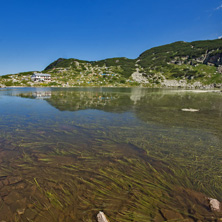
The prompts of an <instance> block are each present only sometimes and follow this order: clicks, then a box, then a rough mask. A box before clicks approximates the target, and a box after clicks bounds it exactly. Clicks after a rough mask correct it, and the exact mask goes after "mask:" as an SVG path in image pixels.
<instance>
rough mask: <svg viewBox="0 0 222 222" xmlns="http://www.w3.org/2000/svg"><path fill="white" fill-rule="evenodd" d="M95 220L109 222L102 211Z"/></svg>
mask: <svg viewBox="0 0 222 222" xmlns="http://www.w3.org/2000/svg"><path fill="white" fill-rule="evenodd" d="M97 219H98V222H109V221H108V220H107V219H106V215H105V214H104V213H103V212H102V211H99V213H98V214H97Z"/></svg>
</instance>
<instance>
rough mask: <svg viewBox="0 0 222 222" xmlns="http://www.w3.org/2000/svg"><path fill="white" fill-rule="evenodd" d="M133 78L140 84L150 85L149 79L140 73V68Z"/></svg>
mask: <svg viewBox="0 0 222 222" xmlns="http://www.w3.org/2000/svg"><path fill="white" fill-rule="evenodd" d="M132 78H133V80H134V81H136V82H139V83H149V81H148V79H147V78H146V77H145V76H143V74H142V73H140V72H139V69H138V68H137V69H136V72H134V73H133V74H132Z"/></svg>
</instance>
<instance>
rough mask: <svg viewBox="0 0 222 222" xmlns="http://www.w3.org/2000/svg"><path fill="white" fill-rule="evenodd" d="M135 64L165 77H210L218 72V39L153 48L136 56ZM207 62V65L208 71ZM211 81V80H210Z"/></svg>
mask: <svg viewBox="0 0 222 222" xmlns="http://www.w3.org/2000/svg"><path fill="white" fill-rule="evenodd" d="M138 59H139V62H138V64H139V65H140V66H141V67H142V68H143V69H144V71H145V73H146V74H152V73H156V72H162V73H163V74H164V76H166V77H167V78H179V79H181V78H182V77H185V78H186V79H189V80H190V79H202V80H203V81H204V80H207V79H208V80H210V79H211V78H215V77H212V76H209V75H210V74H214V76H219V77H220V78H219V81H220V82H222V77H221V76H222V75H221V74H220V73H216V68H217V67H218V66H221V65H222V40H221V39H218V40H208V41H196V42H190V43H189V42H175V43H172V44H168V45H164V46H160V47H155V48H152V49H150V50H147V51H145V52H144V53H142V54H141V55H140V56H139V58H138ZM208 65H210V66H211V68H210V70H209V67H208ZM213 82H214V81H212V83H213Z"/></svg>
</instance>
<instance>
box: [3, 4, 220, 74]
mask: <svg viewBox="0 0 222 222" xmlns="http://www.w3.org/2000/svg"><path fill="white" fill-rule="evenodd" d="M220 36H222V0H192V1H191V0H186V1H178V0H177V1H176V0H168V1H167V0H159V1H158V0H157V1H150V0H81V1H80V0H78V1H76V0H63V1H62V0H0V75H2V74H9V73H17V72H22V71H30V70H43V69H44V68H45V67H46V66H47V65H48V64H49V63H51V62H53V61H54V60H56V59H58V58H60V57H63V58H78V59H83V60H100V59H105V58H110V57H122V56H123V57H128V58H136V57H138V56H139V54H140V53H142V52H143V51H145V50H147V49H149V48H152V47H154V46H159V45H163V44H167V43H171V42H175V41H195V40H205V39H216V38H218V37H220Z"/></svg>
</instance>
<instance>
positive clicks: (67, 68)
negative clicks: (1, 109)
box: [0, 39, 222, 87]
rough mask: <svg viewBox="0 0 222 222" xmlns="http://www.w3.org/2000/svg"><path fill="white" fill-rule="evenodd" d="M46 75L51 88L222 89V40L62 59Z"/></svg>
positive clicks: (174, 44)
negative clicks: (130, 54) (98, 57)
mask: <svg viewBox="0 0 222 222" xmlns="http://www.w3.org/2000/svg"><path fill="white" fill-rule="evenodd" d="M43 72H47V73H49V74H51V76H52V82H51V83H50V84H49V85H55V86H61V85H62V86H64V85H67V86H76V85H77V86H78V85H98V86H100V85H114V86H118V85H126V84H127V85H130V86H135V85H144V86H151V87H153V86H160V87H161V86H162V87H169V86H178V87H187V86H190V87H191V86H192V87H202V86H212V87H213V86H216V87H222V39H216V40H200V41H193V42H184V41H177V42H174V43H170V44H166V45H162V46H157V47H153V48H150V49H148V50H145V51H144V52H142V53H141V54H140V55H139V56H138V57H137V58H135V59H128V58H126V57H114V58H107V59H103V60H99V61H87V60H79V59H76V58H69V59H66V58H59V59H57V60H55V61H54V62H52V63H50V64H49V65H48V66H47V67H46V68H45V69H44V70H43ZM3 79H4V77H3ZM1 82H2V81H1V79H0V83H1ZM2 84H4V81H3V83H2ZM29 84H31V83H29ZM6 85H7V84H6ZM31 85H32V84H31Z"/></svg>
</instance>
